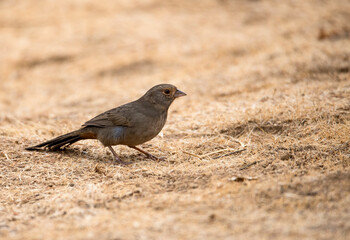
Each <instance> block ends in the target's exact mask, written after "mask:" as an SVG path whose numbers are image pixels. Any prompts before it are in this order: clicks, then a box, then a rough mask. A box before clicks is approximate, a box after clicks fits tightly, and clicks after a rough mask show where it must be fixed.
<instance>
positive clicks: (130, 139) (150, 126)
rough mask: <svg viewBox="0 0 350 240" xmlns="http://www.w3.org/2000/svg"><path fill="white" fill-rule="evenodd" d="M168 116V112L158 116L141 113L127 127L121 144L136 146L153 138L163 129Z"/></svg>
mask: <svg viewBox="0 0 350 240" xmlns="http://www.w3.org/2000/svg"><path fill="white" fill-rule="evenodd" d="M166 118H167V114H159V115H158V116H152V115H143V114H140V115H139V116H137V117H136V118H135V119H134V120H133V122H132V125H131V127H128V128H126V129H125V133H124V136H123V141H122V142H121V144H124V145H129V146H136V145H139V144H142V143H145V142H147V141H149V140H151V139H152V138H154V137H156V136H157V135H158V133H159V132H160V131H161V130H162V128H163V127H164V124H165V122H166Z"/></svg>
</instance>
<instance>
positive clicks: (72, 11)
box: [0, 0, 350, 116]
mask: <svg viewBox="0 0 350 240" xmlns="http://www.w3.org/2000/svg"><path fill="white" fill-rule="evenodd" d="M348 7H349V2H348V1H346V0H343V1H342V0H336V1H324V0H312V1H277V0H261V1H260V0H247V1H244V0H193V1H181V0H176V1H175V0H174V1H172V0H170V1H156V0H137V1H108V0H100V1H93V0H75V1H52V0H35V1H31V0H25V1H1V2H0V36H1V37H0V108H1V109H2V112H4V111H7V112H10V113H13V114H25V115H27V116H28V115H32V114H36V113H37V114H40V113H42V112H45V111H47V110H50V112H51V113H52V114H55V112H56V111H70V110H65V109H67V106H70V109H71V110H72V112H75V111H76V110H78V109H79V111H80V110H83V111H88V110H86V107H97V108H98V109H101V108H102V109H107V108H108V107H111V106H114V105H116V104H119V103H122V102H126V101H129V100H131V99H133V98H135V97H137V96H140V95H141V94H143V93H144V92H145V90H147V89H148V88H150V87H151V86H153V85H155V84H158V83H161V82H168V83H173V84H175V85H178V87H179V88H180V89H184V91H189V92H190V93H191V95H192V96H193V97H194V98H195V97H196V96H200V95H205V98H207V99H211V98H212V97H213V96H218V95H220V94H223V95H225V94H226V95H227V96H229V95H230V93H234V92H235V91H245V90H246V88H248V90H249V89H250V88H257V89H260V88H261V87H262V85H264V84H270V83H269V82H271V79H272V78H278V82H279V84H283V83H288V81H290V80H291V78H296V73H297V72H300V71H304V72H306V73H309V70H310V69H306V70H305V68H307V67H308V68H312V67H314V68H317V66H316V65H317V64H325V62H326V61H328V60H329V59H330V58H331V59H332V61H333V60H334V61H338V62H340V64H343V65H344V64H346V62H347V61H348V53H349V51H348V46H349V45H348V39H349V31H350V30H349V24H348V23H349V22H350V17H349V11H348V9H349V8H348ZM338 53H339V54H340V55H339V57H335V55H337V54H338ZM343 58H345V59H343ZM326 64H328V63H326ZM306 65H310V66H306ZM315 66H316V67H315ZM327 66H328V65H327ZM343 67H344V66H343ZM316 71H317V69H316ZM332 71H333V70H332ZM343 71H345V72H346V71H347V70H346V69H343ZM292 80H293V79H292ZM231 95H235V94H231ZM236 95H237V94H236ZM211 100H212V99H211ZM201 101H206V100H201ZM105 105H108V106H106V107H105ZM74 106H75V107H76V109H74ZM72 107H73V108H72ZM81 107H83V109H80V108H81ZM84 109H85V110H84Z"/></svg>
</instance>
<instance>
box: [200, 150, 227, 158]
mask: <svg viewBox="0 0 350 240" xmlns="http://www.w3.org/2000/svg"><path fill="white" fill-rule="evenodd" d="M230 149H231V148H225V149H220V150H217V151H214V152H210V153H206V154H204V155H202V157H207V156H209V155H213V154H215V153H221V152H225V151H227V150H230Z"/></svg>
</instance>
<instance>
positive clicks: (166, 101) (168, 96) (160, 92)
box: [141, 84, 186, 110]
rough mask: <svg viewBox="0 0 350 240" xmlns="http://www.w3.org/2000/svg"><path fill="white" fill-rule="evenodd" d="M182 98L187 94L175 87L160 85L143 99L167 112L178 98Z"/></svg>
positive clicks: (149, 91) (148, 92)
mask: <svg viewBox="0 0 350 240" xmlns="http://www.w3.org/2000/svg"><path fill="white" fill-rule="evenodd" d="M182 96H186V93H184V92H182V91H180V90H178V89H177V88H176V87H175V86H174V85H171V84H159V85H156V86H154V87H152V88H151V89H150V90H148V91H147V92H146V94H145V95H143V96H142V97H141V99H143V100H145V101H147V102H150V103H152V104H153V105H155V107H156V108H159V109H164V110H167V109H168V108H169V106H170V104H171V103H172V102H173V101H174V100H175V99H176V98H179V97H182Z"/></svg>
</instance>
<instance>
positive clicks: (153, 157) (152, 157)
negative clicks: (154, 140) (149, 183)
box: [146, 153, 165, 161]
mask: <svg viewBox="0 0 350 240" xmlns="http://www.w3.org/2000/svg"><path fill="white" fill-rule="evenodd" d="M146 157H148V158H150V159H152V160H154V161H164V160H165V157H157V156H154V155H152V154H150V153H148V154H146Z"/></svg>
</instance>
